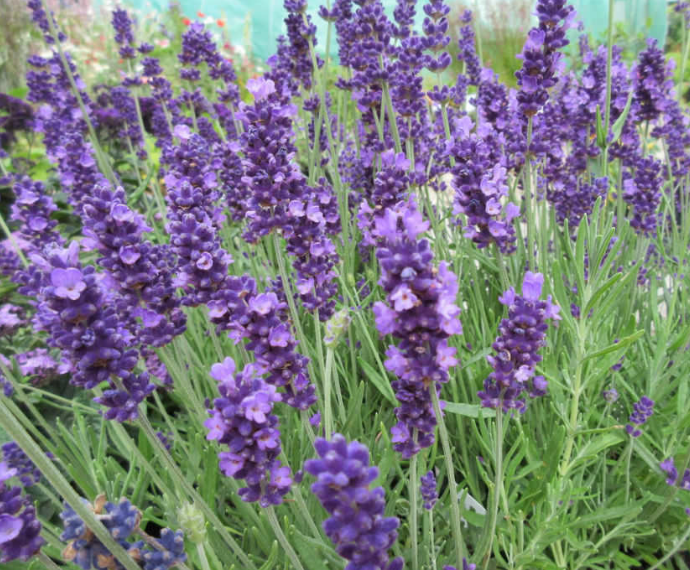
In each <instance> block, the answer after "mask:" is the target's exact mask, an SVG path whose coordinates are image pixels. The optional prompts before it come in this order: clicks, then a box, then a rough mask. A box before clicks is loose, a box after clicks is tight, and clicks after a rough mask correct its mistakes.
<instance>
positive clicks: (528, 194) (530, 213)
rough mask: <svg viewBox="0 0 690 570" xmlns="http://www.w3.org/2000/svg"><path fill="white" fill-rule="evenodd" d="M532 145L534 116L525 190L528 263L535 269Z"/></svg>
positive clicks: (530, 128)
mask: <svg viewBox="0 0 690 570" xmlns="http://www.w3.org/2000/svg"><path fill="white" fill-rule="evenodd" d="M531 145H532V117H530V118H529V119H528V122H527V156H526V157H525V170H524V190H525V205H526V207H527V247H528V249H529V251H528V252H527V263H528V266H529V268H530V270H534V268H535V264H534V232H535V230H536V228H535V220H534V205H533V204H532V155H531V153H530V151H529V149H530V146H531Z"/></svg>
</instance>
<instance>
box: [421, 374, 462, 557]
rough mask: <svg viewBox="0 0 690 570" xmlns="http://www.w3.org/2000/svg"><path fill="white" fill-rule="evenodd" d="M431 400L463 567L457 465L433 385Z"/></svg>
mask: <svg viewBox="0 0 690 570" xmlns="http://www.w3.org/2000/svg"><path fill="white" fill-rule="evenodd" d="M430 390H431V401H432V402H433V405H434V414H435V415H436V423H437V424H438V432H439V436H440V439H441V445H442V446H443V459H444V461H445V463H446V475H447V477H448V487H449V496H450V512H451V519H450V522H451V527H452V530H453V541H454V544H455V557H456V560H457V566H458V567H462V559H463V557H464V554H465V543H464V542H463V540H462V528H461V526H460V507H459V506H458V486H457V483H456V482H455V467H454V466H453V457H452V455H451V453H450V441H449V438H448V430H447V429H446V424H445V422H444V420H443V413H442V412H441V403H440V402H439V399H438V394H437V393H436V387H435V386H431V387H430Z"/></svg>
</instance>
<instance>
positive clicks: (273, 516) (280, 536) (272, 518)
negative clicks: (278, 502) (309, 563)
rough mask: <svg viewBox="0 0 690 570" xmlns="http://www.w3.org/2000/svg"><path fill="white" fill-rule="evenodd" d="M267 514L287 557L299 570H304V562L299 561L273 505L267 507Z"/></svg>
mask: <svg viewBox="0 0 690 570" xmlns="http://www.w3.org/2000/svg"><path fill="white" fill-rule="evenodd" d="M266 515H267V516H268V522H269V523H271V528H273V532H274V533H275V535H276V538H277V539H278V542H279V543H280V545H281V546H282V547H283V550H285V554H287V557H288V558H289V559H290V561H291V562H292V565H293V566H294V567H295V568H296V569H297V570H304V567H303V566H302V563H301V562H300V561H299V558H298V557H297V553H296V552H295V550H294V549H293V548H292V546H291V545H290V542H288V539H287V537H286V536H285V533H284V532H283V529H282V528H280V524H279V523H278V519H277V517H276V513H275V510H274V508H273V505H270V506H268V507H266Z"/></svg>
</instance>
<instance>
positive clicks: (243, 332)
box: [208, 275, 316, 410]
mask: <svg viewBox="0 0 690 570" xmlns="http://www.w3.org/2000/svg"><path fill="white" fill-rule="evenodd" d="M208 307H209V317H210V318H211V321H212V322H213V323H214V324H216V325H217V326H218V328H219V330H225V331H229V334H228V336H230V338H232V339H233V340H234V341H235V342H240V341H241V340H243V339H247V341H248V342H247V344H246V345H245V346H246V348H247V349H248V350H251V351H253V352H254V356H255V358H256V362H257V365H258V370H257V373H261V374H265V375H266V382H267V383H268V384H271V385H273V386H275V387H284V389H285V393H284V395H283V399H284V401H285V403H287V404H288V405H290V406H292V407H295V408H298V409H300V410H306V409H307V408H309V407H310V406H311V405H313V404H314V403H315V402H316V394H315V387H314V385H313V384H311V382H310V381H309V375H308V372H307V363H308V360H307V358H306V357H304V356H303V355H301V354H299V353H298V352H297V351H296V347H297V342H296V340H295V338H294V336H293V333H292V328H291V326H290V323H289V321H288V320H287V318H286V316H285V314H286V308H287V303H286V302H285V301H284V300H281V299H279V298H278V296H277V295H276V293H274V292H272V291H269V292H265V293H259V292H257V289H256V282H255V281H254V280H253V279H252V278H250V277H248V276H246V275H245V276H243V277H231V278H229V279H228V280H227V282H226V286H225V288H224V289H223V290H222V291H219V292H218V294H217V295H216V296H215V298H214V300H212V301H210V302H209V304H208Z"/></svg>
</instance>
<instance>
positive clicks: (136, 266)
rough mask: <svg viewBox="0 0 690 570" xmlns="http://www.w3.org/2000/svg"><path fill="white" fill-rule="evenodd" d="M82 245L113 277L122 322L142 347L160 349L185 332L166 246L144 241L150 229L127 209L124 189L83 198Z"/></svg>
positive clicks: (100, 191)
mask: <svg viewBox="0 0 690 570" xmlns="http://www.w3.org/2000/svg"><path fill="white" fill-rule="evenodd" d="M82 219H83V224H84V230H83V231H84V235H85V236H86V238H87V240H86V243H87V244H88V245H89V246H90V247H92V248H94V249H96V250H98V252H99V253H100V254H101V255H102V256H103V257H101V258H99V259H98V264H99V265H100V266H101V267H102V268H103V269H105V270H106V271H107V272H108V274H109V276H110V277H111V278H112V282H113V283H112V290H113V293H114V294H116V295H117V299H116V304H117V307H118V311H119V313H120V315H121V317H123V318H128V319H130V320H133V319H134V318H135V317H140V318H141V326H138V325H134V324H133V323H130V324H129V326H130V328H131V329H132V332H133V333H135V334H136V335H137V337H138V338H139V339H141V341H142V343H143V344H144V345H152V346H154V347H160V346H163V345H165V344H167V343H169V342H170V341H171V340H172V339H173V338H174V337H175V336H177V335H179V334H181V333H182V332H184V330H185V315H184V314H183V313H182V311H181V310H180V309H179V307H178V305H179V301H178V299H177V298H176V296H175V283H174V278H173V274H172V267H171V263H170V259H169V257H170V254H171V252H170V248H169V246H167V245H158V246H155V245H153V244H151V243H150V242H147V241H144V240H143V237H142V236H143V234H144V233H146V232H149V231H151V228H150V227H148V226H147V225H146V223H145V222H144V219H143V217H142V216H141V214H139V213H137V212H135V211H133V210H131V209H130V208H129V206H127V202H126V197H125V193H124V190H123V189H122V188H118V189H117V190H115V191H114V192H113V191H111V190H110V189H109V188H96V189H94V192H93V194H92V195H91V196H89V197H87V198H85V199H84V206H83V216H82Z"/></svg>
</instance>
